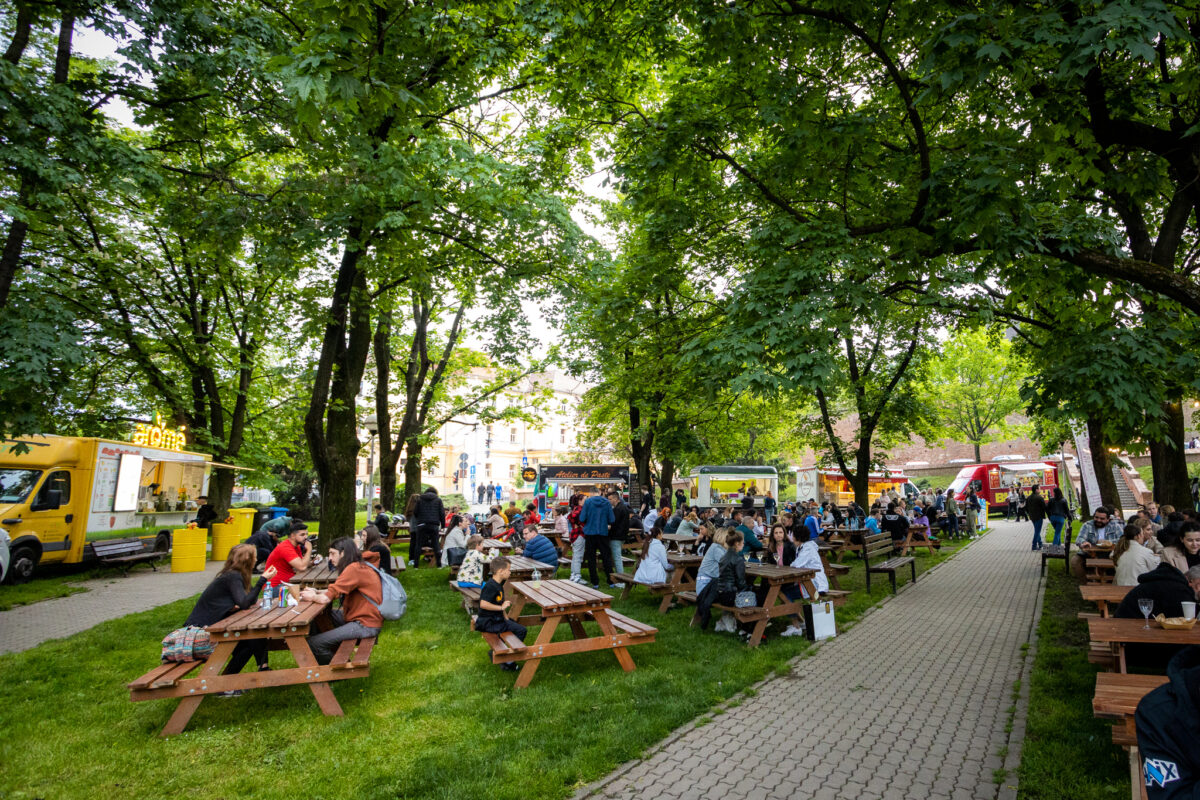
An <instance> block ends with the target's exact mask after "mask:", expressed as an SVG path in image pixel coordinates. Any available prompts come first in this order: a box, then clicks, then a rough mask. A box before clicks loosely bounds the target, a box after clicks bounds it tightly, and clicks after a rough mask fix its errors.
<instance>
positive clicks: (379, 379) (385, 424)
mask: <svg viewBox="0 0 1200 800" xmlns="http://www.w3.org/2000/svg"><path fill="white" fill-rule="evenodd" d="M391 336H392V312H391V311H387V310H385V311H380V312H379V321H378V322H377V323H376V325H375V339H374V350H375V423H376V425H377V427H378V430H379V504H380V505H381V506H383V507H384V509H385V510H387V511H389V512H393V511H395V510H396V461H397V460H399V453H397V452H396V451H395V450H393V449H392V409H391V405H390V404H389V403H388V388H389V387H390V385H391V376H392V344H391Z"/></svg>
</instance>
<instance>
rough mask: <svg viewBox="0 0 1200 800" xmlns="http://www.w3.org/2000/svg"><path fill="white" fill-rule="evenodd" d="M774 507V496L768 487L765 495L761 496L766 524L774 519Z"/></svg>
mask: <svg viewBox="0 0 1200 800" xmlns="http://www.w3.org/2000/svg"><path fill="white" fill-rule="evenodd" d="M776 508H777V506H776V505H775V497H774V496H773V495H772V494H771V490H770V489H768V490H767V493H766V495H765V496H764V497H763V513H764V514H766V517H767V524H768V525H770V524H771V521H772V520H774V519H775V509H776Z"/></svg>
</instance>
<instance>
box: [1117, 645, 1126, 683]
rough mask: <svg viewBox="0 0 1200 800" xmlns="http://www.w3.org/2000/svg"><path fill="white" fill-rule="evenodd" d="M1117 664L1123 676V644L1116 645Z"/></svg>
mask: <svg viewBox="0 0 1200 800" xmlns="http://www.w3.org/2000/svg"><path fill="white" fill-rule="evenodd" d="M1117 664H1118V667H1119V671H1120V673H1121V674H1122V675H1124V674H1125V643H1124V642H1118V643H1117Z"/></svg>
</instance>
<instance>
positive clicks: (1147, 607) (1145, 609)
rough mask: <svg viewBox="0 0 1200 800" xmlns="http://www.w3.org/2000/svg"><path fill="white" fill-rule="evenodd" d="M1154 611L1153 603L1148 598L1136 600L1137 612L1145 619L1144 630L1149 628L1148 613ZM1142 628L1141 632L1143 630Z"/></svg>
mask: <svg viewBox="0 0 1200 800" xmlns="http://www.w3.org/2000/svg"><path fill="white" fill-rule="evenodd" d="M1153 610H1154V601H1153V600H1151V599H1150V598H1149V597H1142V598H1140V599H1139V600H1138V611H1141V612H1142V616H1143V617H1145V618H1146V625H1145V628H1149V627H1150V612H1151V611H1153ZM1145 628H1143V630H1144V629H1145Z"/></svg>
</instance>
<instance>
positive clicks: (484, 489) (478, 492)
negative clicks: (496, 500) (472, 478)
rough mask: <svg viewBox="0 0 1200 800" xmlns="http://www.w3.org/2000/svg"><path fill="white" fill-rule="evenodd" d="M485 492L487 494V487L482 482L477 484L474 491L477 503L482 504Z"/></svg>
mask: <svg viewBox="0 0 1200 800" xmlns="http://www.w3.org/2000/svg"><path fill="white" fill-rule="evenodd" d="M486 494H487V487H486V486H484V485H483V484H482V483H481V484H479V488H478V489H477V490H476V491H475V496H476V497H477V498H478V501H477V502H478V503H479V505H483V498H484V495H486Z"/></svg>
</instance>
